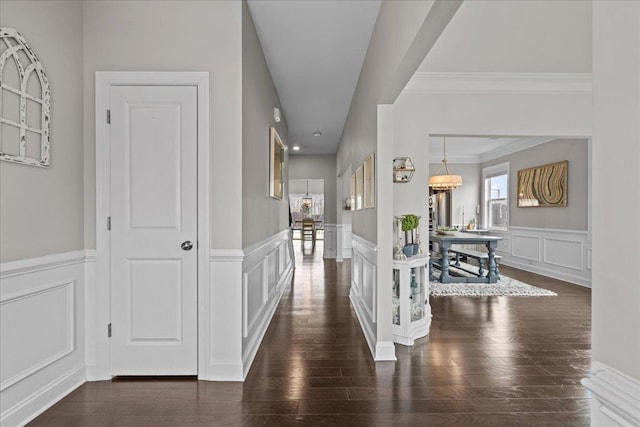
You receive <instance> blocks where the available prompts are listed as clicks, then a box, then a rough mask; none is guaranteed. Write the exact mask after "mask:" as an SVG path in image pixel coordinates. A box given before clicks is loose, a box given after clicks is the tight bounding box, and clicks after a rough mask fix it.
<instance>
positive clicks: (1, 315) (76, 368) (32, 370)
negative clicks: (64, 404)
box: [0, 251, 95, 426]
mask: <svg viewBox="0 0 640 427" xmlns="http://www.w3.org/2000/svg"><path fill="white" fill-rule="evenodd" d="M91 252H92V251H74V252H67V253H61V254H52V255H47V256H43V257H38V258H31V259H25V260H20V261H12V262H6V263H2V264H0V279H1V280H0V329H1V331H0V360H2V363H0V400H1V401H2V405H1V412H0V424H1V425H3V426H4V425H7V426H13V425H25V424H26V423H27V422H29V421H30V420H32V419H33V418H35V417H36V416H37V415H39V414H40V413H42V412H43V411H45V410H46V409H47V408H49V407H50V406H52V405H53V404H55V403H56V402H57V401H58V400H60V399H62V398H63V397H64V396H66V395H67V394H68V393H70V392H71V391H73V390H74V389H75V388H76V387H78V386H79V385H81V384H82V383H83V382H85V380H86V366H85V359H86V356H85V343H86V341H85V309H84V306H85V303H86V302H85V295H86V294H85V291H86V288H87V285H86V284H87V281H91V280H92V278H88V279H87V278H86V273H85V272H86V271H87V268H86V266H87V265H90V264H91V265H92V264H94V261H95V256H94V255H93V254H92V253H91ZM89 270H90V269H89Z"/></svg>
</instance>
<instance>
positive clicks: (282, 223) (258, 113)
mask: <svg viewBox="0 0 640 427" xmlns="http://www.w3.org/2000/svg"><path fill="white" fill-rule="evenodd" d="M273 107H278V108H280V111H281V116H282V120H281V121H280V123H276V122H275V120H274V119H273ZM272 126H275V128H276V130H277V131H278V134H279V135H280V138H282V140H283V142H284V143H285V144H287V122H286V120H285V119H284V112H283V111H282V106H281V105H280V99H279V98H278V92H277V91H276V87H275V85H274V84H273V79H272V78H271V73H270V72H269V68H267V63H266V61H265V58H264V54H263V52H262V47H261V46H260V41H259V40H258V35H257V33H256V29H255V26H254V25H253V20H252V19H251V14H250V13H249V8H248V7H247V3H246V1H243V2H242V246H243V247H247V246H250V245H252V244H254V243H258V242H260V241H262V240H264V239H266V238H268V237H270V236H272V235H274V234H276V233H278V232H279V231H282V230H284V229H286V228H288V227H289V208H288V206H289V205H288V199H287V196H288V194H289V186H288V185H286V184H285V195H284V196H285V197H284V198H283V199H282V200H278V199H273V198H271V197H269V128H270V127H272ZM285 153H288V150H287V151H285ZM286 155H287V154H285V156H286ZM287 164H288V162H287V159H286V158H285V171H284V177H283V179H284V182H285V183H286V182H287V181H288V178H287V166H286V165H287Z"/></svg>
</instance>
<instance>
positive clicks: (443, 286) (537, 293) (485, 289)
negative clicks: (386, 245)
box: [429, 270, 558, 297]
mask: <svg viewBox="0 0 640 427" xmlns="http://www.w3.org/2000/svg"><path fill="white" fill-rule="evenodd" d="M435 273H436V274H435V275H436V276H438V273H439V271H437V270H436V271H435ZM429 294H431V295H433V296H434V297H448V296H465V297H496V296H510V297H546V296H557V295H558V294H556V293H555V292H551V291H549V290H547V289H542V288H538V287H535V286H531V285H528V284H526V283H523V282H521V281H519V280H516V279H512V278H511V277H507V276H505V275H504V274H501V275H500V280H498V283H440V282H430V283H429Z"/></svg>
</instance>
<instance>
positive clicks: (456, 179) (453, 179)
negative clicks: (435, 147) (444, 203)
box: [429, 136, 462, 190]
mask: <svg viewBox="0 0 640 427" xmlns="http://www.w3.org/2000/svg"><path fill="white" fill-rule="evenodd" d="M443 143H444V151H443V153H444V154H443V156H442V163H443V164H444V170H445V172H446V174H444V175H443V174H440V171H441V170H442V165H440V167H439V168H438V171H437V172H436V175H433V176H430V177H429V187H431V188H433V189H434V190H454V189H455V188H457V187H459V186H461V185H462V176H460V175H453V174H452V173H451V171H449V166H448V165H447V137H446V136H445V137H443Z"/></svg>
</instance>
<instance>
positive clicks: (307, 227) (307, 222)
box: [302, 218, 316, 253]
mask: <svg viewBox="0 0 640 427" xmlns="http://www.w3.org/2000/svg"><path fill="white" fill-rule="evenodd" d="M308 239H310V240H311V243H312V246H311V247H312V251H311V253H313V251H314V250H315V249H316V222H315V221H314V220H313V218H303V219H302V244H303V245H304V242H305V241H306V240H308Z"/></svg>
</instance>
